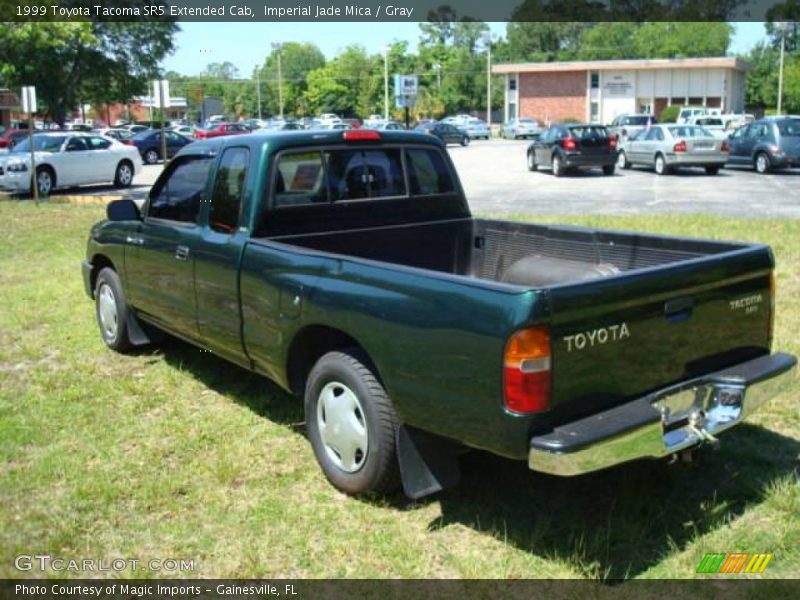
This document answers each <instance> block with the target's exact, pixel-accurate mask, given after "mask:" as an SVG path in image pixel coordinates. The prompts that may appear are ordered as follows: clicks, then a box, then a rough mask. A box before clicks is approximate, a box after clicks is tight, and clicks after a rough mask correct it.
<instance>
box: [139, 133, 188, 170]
mask: <svg viewBox="0 0 800 600" xmlns="http://www.w3.org/2000/svg"><path fill="white" fill-rule="evenodd" d="M164 135H165V136H166V139H167V158H172V157H173V156H175V154H176V153H177V152H178V150H180V149H181V148H183V147H184V146H185V145H186V144H191V143H192V141H193V140H190V139H189V138H187V137H184V136H182V135H181V134H179V133H175V132H174V131H165V132H164ZM131 142H133V145H134V146H136V147H137V148H138V149H139V154H141V155H142V160H143V161H144V162H145V163H146V164H148V165H154V164H156V163H157V162H158V161H159V160H161V159H162V158H163V157H162V156H161V130H160V129H147V130H146V131H142V132H140V133H137V134H136V135H135V136H133V139H131Z"/></svg>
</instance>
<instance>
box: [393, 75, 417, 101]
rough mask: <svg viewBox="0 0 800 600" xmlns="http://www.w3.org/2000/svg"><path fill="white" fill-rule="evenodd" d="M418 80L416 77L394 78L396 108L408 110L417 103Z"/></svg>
mask: <svg viewBox="0 0 800 600" xmlns="http://www.w3.org/2000/svg"><path fill="white" fill-rule="evenodd" d="M418 87H419V79H418V78H417V76H416V75H395V76H394V104H395V106H396V107H397V108H410V107H413V106H414V105H415V104H416V102H417V90H418Z"/></svg>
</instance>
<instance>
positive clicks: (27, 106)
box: [22, 85, 36, 115]
mask: <svg viewBox="0 0 800 600" xmlns="http://www.w3.org/2000/svg"><path fill="white" fill-rule="evenodd" d="M22 112H24V113H27V114H29V115H32V114H33V113H35V112H36V88H35V87H33V86H32V85H26V86H25V87H23V88H22Z"/></svg>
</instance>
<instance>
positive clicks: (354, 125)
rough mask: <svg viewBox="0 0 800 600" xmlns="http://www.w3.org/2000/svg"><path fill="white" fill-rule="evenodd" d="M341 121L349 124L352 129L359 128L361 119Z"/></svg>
mask: <svg viewBox="0 0 800 600" xmlns="http://www.w3.org/2000/svg"><path fill="white" fill-rule="evenodd" d="M342 121H344V122H345V123H347V124H348V125H350V127H352V128H353V129H361V121H359V120H358V119H342Z"/></svg>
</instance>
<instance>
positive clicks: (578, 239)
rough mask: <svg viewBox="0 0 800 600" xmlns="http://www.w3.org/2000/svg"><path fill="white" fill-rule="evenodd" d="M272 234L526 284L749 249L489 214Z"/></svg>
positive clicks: (302, 244) (303, 243)
mask: <svg viewBox="0 0 800 600" xmlns="http://www.w3.org/2000/svg"><path fill="white" fill-rule="evenodd" d="M272 239H273V240H274V241H278V242H281V243H285V244H291V245H295V246H300V247H304V248H309V249H313V250H319V251H323V252H330V253H334V254H341V255H345V256H353V257H358V258H364V259H370V260H377V261H382V262H388V263H392V264H397V265H404V266H409V267H417V268H422V269H428V270H433V271H439V272H443V273H449V274H452V275H462V276H466V277H470V278H475V279H480V280H487V281H495V282H503V283H509V284H512V285H519V286H524V287H543V286H552V285H561V284H569V283H576V282H579V281H584V280H588V279H595V278H601V277H608V276H612V275H616V274H619V273H626V272H629V271H634V270H638V269H646V268H650V267H657V266H662V265H669V264H673V263H679V262H684V261H689V260H694V259H699V258H703V257H707V256H712V255H718V254H723V253H725V252H730V251H736V250H742V249H744V248H746V247H747V246H746V245H743V244H735V243H730V242H711V241H698V240H689V239H686V240H684V239H679V238H675V237H661V236H656V235H641V234H632V233H623V232H609V231H596V230H592V229H587V228H577V227H575V228H573V227H565V226H548V225H537V224H529V223H514V222H510V221H494V220H483V219H457V220H448V221H437V222H428V223H415V224H410V225H401V226H388V227H374V228H369V229H356V230H350V231H336V232H325V233H314V234H302V235H294V236H280V237H275V238H272Z"/></svg>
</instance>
